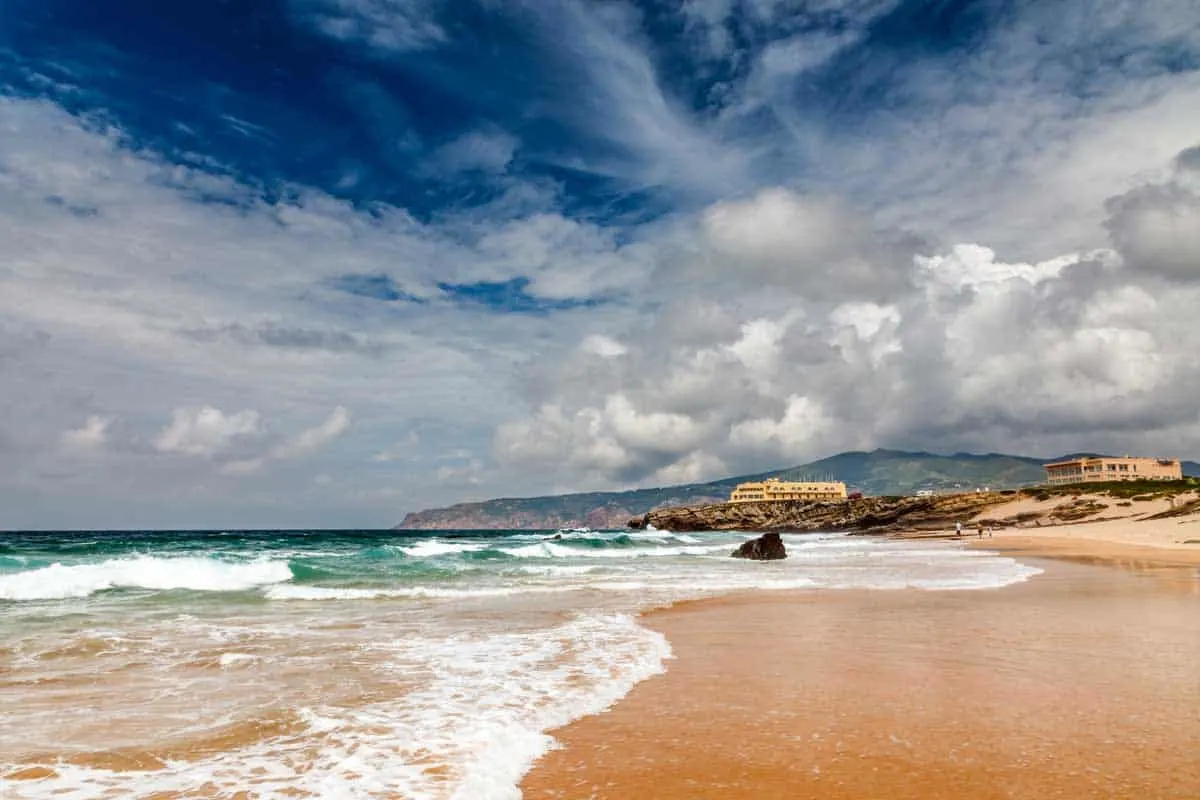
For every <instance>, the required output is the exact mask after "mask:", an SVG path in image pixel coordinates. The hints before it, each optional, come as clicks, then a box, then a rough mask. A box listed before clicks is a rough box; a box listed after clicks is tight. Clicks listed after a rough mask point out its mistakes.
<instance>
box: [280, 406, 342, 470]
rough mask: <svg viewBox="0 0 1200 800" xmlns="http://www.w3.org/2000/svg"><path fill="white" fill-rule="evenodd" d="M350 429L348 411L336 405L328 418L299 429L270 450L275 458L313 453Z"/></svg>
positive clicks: (287, 457)
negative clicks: (311, 426) (314, 424)
mask: <svg viewBox="0 0 1200 800" xmlns="http://www.w3.org/2000/svg"><path fill="white" fill-rule="evenodd" d="M349 429H350V412H349V411H347V410H346V409H345V408H344V407H342V406H338V407H337V408H335V409H334V410H333V413H331V414H330V415H329V419H327V420H325V421H324V422H323V423H321V424H320V425H317V426H316V427H313V428H307V429H305V430H302V431H300V433H298V434H296V435H295V436H293V437H292V438H290V439H288V440H287V441H285V442H284V443H283V444H281V445H279V446H278V447H276V448H275V449H273V450H272V451H271V457H272V458H276V459H291V458H299V457H301V456H306V455H309V454H311V453H315V452H316V451H318V450H320V449H321V448H323V447H325V446H326V445H328V444H329V443H330V442H332V441H333V440H334V439H337V438H338V437H339V436H341V435H342V434H344V433H345V432H346V431H348V430H349Z"/></svg>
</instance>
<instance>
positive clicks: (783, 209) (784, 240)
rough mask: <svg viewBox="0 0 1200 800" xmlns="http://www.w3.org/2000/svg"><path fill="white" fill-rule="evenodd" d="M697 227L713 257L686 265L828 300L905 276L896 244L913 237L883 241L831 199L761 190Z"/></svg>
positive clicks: (722, 207)
mask: <svg viewBox="0 0 1200 800" xmlns="http://www.w3.org/2000/svg"><path fill="white" fill-rule="evenodd" d="M702 231H703V235H704V236H705V239H706V242H707V244H708V245H709V246H710V247H711V249H712V253H713V257H710V259H708V260H700V259H697V260H696V261H694V262H692V266H691V268H692V269H704V268H707V269H708V270H709V271H713V270H716V271H721V272H730V273H734V272H736V273H738V277H739V278H740V279H741V280H742V281H744V282H746V283H748V284H760V285H764V284H765V285H770V286H778V287H787V288H792V289H795V290H796V291H799V292H802V293H804V294H807V295H809V296H812V297H817V298H827V297H838V296H844V295H847V294H851V295H860V296H861V295H867V296H872V295H878V294H881V293H886V292H888V291H894V290H895V289H897V288H899V287H900V286H901V285H902V284H903V283H904V281H905V280H906V278H907V276H906V274H905V264H904V262H903V261H902V260H900V259H898V257H897V256H898V254H899V253H903V252H904V250H902V249H901V250H897V249H896V248H897V247H898V246H901V247H902V246H903V245H904V244H909V245H910V246H911V243H906V242H904V241H903V240H901V241H899V242H895V243H893V242H889V241H887V239H886V238H885V237H883V236H882V235H881V234H880V233H878V232H876V231H875V230H873V229H872V227H871V225H870V223H869V222H868V221H867V220H866V219H865V218H863V217H862V216H861V215H859V214H856V213H854V212H853V211H851V210H850V209H848V208H846V207H844V206H843V205H841V204H840V203H838V202H837V201H834V200H831V199H829V198H821V197H809V196H802V195H797V194H796V193H794V192H791V191H789V190H787V189H780V188H775V189H764V190H762V191H760V192H759V193H757V194H756V195H755V196H753V197H751V198H749V199H746V200H736V201H726V202H720V203H716V204H714V205H712V206H710V207H709V208H708V209H706V210H705V211H704V212H703V215H702ZM907 255H911V249H910V250H908V251H907Z"/></svg>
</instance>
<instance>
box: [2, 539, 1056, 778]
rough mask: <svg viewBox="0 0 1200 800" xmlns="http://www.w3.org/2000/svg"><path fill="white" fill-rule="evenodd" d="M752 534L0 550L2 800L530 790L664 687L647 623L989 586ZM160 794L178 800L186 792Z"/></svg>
mask: <svg viewBox="0 0 1200 800" xmlns="http://www.w3.org/2000/svg"><path fill="white" fill-rule="evenodd" d="M746 538H748V535H744V534H732V533H712V534H693V535H672V534H667V533H659V532H654V531H650V532H638V533H628V532H619V531H611V532H563V533H561V538H558V537H557V536H555V535H554V532H548V533H531V532H528V531H499V532H468V531H462V532H439V533H437V534H436V535H432V534H425V533H421V534H414V533H406V532H394V531H378V532H372V531H341V532H330V531H319V532H318V531H293V532H278V531H271V532H221V533H166V532H139V533H120V534H106V533H100V534H96V533H88V534H80V533H76V534H53V533H49V534H48V533H37V534H5V535H3V537H2V538H0V642H2V643H3V644H2V645H0V707H2V708H3V709H4V723H5V724H4V725H3V726H0V795H2V796H4V797H15V798H40V797H68V798H78V797H89V798H90V797H139V796H150V795H154V796H156V797H157V796H222V795H226V796H232V795H233V793H235V792H238V791H245V792H248V793H249V796H253V797H275V796H280V795H281V794H284V793H290V794H289V796H312V797H330V798H339V797H345V798H360V797H361V798H370V797H404V798H471V799H472V800H490V798H511V797H519V791H518V789H517V784H518V783H519V780H520V777H521V775H522V774H523V773H524V772H525V771H526V770H527V769H528V767H529V765H530V764H531V763H532V761H533V760H534V759H536V758H537V757H538V756H539V755H541V754H542V753H544V752H545V751H546V750H547V749H548V748H549V747H550V746H551V745H552V740H551V739H550V737H549V736H548V735H547V733H546V731H548V730H551V729H554V728H556V727H559V726H561V725H563V724H566V723H567V722H569V721H571V720H573V719H577V718H579V717H581V716H584V715H587V714H592V713H596V712H598V711H601V710H603V709H604V708H606V707H607V706H609V705H610V704H611V703H613V702H615V701H616V700H618V699H619V698H620V697H622V696H623V695H624V694H626V693H627V692H628V691H629V690H630V689H631V688H632V687H633V686H634V685H635V684H637V683H638V682H639V681H641V680H643V679H645V678H646V677H649V676H651V675H654V674H656V673H658V672H661V671H662V670H663V669H664V666H665V664H666V661H667V659H669V657H670V647H669V644H668V643H667V641H666V640H665V639H664V638H663V637H662V636H661V635H660V634H658V633H656V632H653V631H651V630H648V629H646V628H645V627H643V626H641V625H640V624H639V623H638V621H637V616H636V615H637V613H638V612H639V611H641V610H645V609H647V608H650V607H654V606H661V605H666V604H669V603H672V602H674V601H677V600H681V599H688V598H696V597H702V596H708V595H716V594H721V593H726V592H730V591H736V590H743V589H795V588H813V589H839V588H857V589H874V590H881V591H885V590H891V589H899V588H919V589H928V590H947V589H984V588H995V587H1000V586H1004V585H1007V584H1010V583H1014V582H1018V581H1022V580H1024V579H1026V578H1028V577H1029V576H1030V575H1032V574H1035V573H1036V572H1037V570H1036V569H1033V568H1030V567H1026V566H1024V565H1022V564H1019V563H1017V562H1016V561H1014V560H1012V559H1010V558H1006V557H1000V556H995V555H991V554H987V553H982V552H978V551H968V550H963V549H960V548H958V547H956V546H953V545H936V544H935V545H914V544H912V543H890V542H884V541H880V540H875V539H869V538H864V537H848V536H842V535H819V534H818V535H797V536H785V541H786V542H787V545H788V548H789V552H790V554H791V555H790V558H789V559H788V560H787V561H784V562H774V563H754V562H746V561H741V560H737V559H731V558H729V557H728V554H729V552H730V551H732V550H733V549H734V548H735V547H736V546H737V545H738V544H739V543H741V542H742V541H744V540H745V539H746ZM156 793H166V794H165V795H162V794H156Z"/></svg>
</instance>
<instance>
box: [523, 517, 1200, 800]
mask: <svg viewBox="0 0 1200 800" xmlns="http://www.w3.org/2000/svg"><path fill="white" fill-rule="evenodd" d="M986 544H993V545H994V544H997V542H996V541H995V540H993V542H992V543H986ZM1009 544H1011V545H1012V546H1013V547H1014V548H1016V547H1019V546H1020V543H1019V542H1016V541H1012V542H1010V543H1009ZM1075 546H1076V547H1078V548H1081V549H1083V548H1084V546H1081V545H1078V544H1076V545H1075ZM996 549H999V547H997V548H996ZM1022 560H1027V561H1028V563H1035V564H1036V565H1037V566H1039V567H1041V568H1043V569H1044V570H1045V572H1044V574H1042V575H1039V576H1036V577H1034V578H1033V579H1032V580H1030V581H1028V582H1025V583H1021V584H1017V585H1014V586H1009V587H1006V588H1004V589H999V590H984V591H969V592H921V591H894V592H886V591H876V592H861V591H844V592H838V591H821V592H789V593H771V592H762V593H756V594H752V595H739V596H733V597H727V598H721V599H716V600H709V601H701V602H696V603H687V604H682V605H679V606H676V607H673V608H670V609H666V610H663V611H660V612H656V613H653V614H650V615H648V616H647V617H646V619H645V624H647V625H649V626H650V627H652V628H655V629H656V630H659V631H661V632H663V633H664V634H665V635H666V636H667V637H668V639H669V640H670V641H671V644H672V646H673V648H674V652H675V655H676V658H675V659H674V660H673V661H671V662H669V665H668V671H667V673H666V674H665V675H663V676H660V677H657V678H652V679H650V680H648V681H646V682H644V683H642V684H640V685H638V686H637V687H636V688H635V689H634V690H633V692H632V693H630V694H629V695H628V696H627V697H626V698H625V699H624V700H622V701H621V702H619V703H618V704H617V705H616V706H614V707H613V708H612V709H611V710H610V711H609V712H608V713H605V714H601V715H599V716H594V717H589V718H585V719H583V720H580V721H578V722H576V723H574V724H572V725H570V726H567V727H566V728H564V729H561V730H559V731H557V732H556V733H555V736H556V737H557V738H558V739H559V740H560V741H561V742H562V743H563V748H562V749H560V750H558V751H555V752H553V753H551V754H549V755H548V756H546V757H545V758H543V759H542V760H541V761H540V762H539V763H538V764H537V765H536V767H535V768H534V770H533V771H532V772H531V773H530V774H529V775H528V776H527V777H526V780H525V782H524V784H523V787H522V788H523V792H524V796H525V797H526V798H528V799H529V800H539V799H540V798H756V799H758V800H761V799H762V798H825V799H827V800H837V799H838V798H894V799H896V800H903V799H904V798H922V799H928V798H946V800H950V798H954V799H955V800H960V799H961V798H980V799H981V800H982V799H990V798H997V800H998V799H999V798H1052V797H1062V798H1072V799H1073V800H1084V799H1086V798H1139V799H1143V800H1149V798H1188V799H1189V800H1195V799H1196V798H1198V797H1200V746H1198V745H1197V742H1200V573H1198V571H1197V570H1196V569H1195V568H1194V567H1179V566H1171V565H1169V564H1158V565H1157V568H1156V569H1155V570H1153V571H1152V572H1148V571H1145V570H1141V569H1114V568H1113V567H1112V566H1105V567H1101V566H1095V565H1089V564H1080V563H1075V562H1071V561H1063V560H1053V561H1052V560H1048V559H1041V560H1028V559H1022ZM1109 563H1116V562H1109Z"/></svg>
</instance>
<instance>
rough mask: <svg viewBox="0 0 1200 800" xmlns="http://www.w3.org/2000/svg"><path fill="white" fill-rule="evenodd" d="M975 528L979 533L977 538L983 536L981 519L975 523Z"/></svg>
mask: <svg viewBox="0 0 1200 800" xmlns="http://www.w3.org/2000/svg"><path fill="white" fill-rule="evenodd" d="M975 530H976V532H977V533H978V534H979V538H980V539H982V538H983V520H980V521H979V522H976V523H975Z"/></svg>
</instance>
